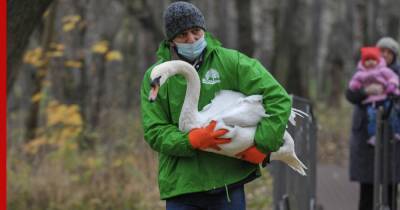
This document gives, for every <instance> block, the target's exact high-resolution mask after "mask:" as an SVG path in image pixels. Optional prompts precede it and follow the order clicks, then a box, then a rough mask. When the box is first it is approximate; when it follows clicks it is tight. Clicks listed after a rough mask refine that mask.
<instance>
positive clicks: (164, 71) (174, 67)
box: [149, 60, 197, 102]
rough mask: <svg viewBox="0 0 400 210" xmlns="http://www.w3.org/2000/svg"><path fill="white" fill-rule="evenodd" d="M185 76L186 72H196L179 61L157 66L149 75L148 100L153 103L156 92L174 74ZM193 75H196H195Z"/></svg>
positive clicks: (187, 64) (185, 63)
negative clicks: (149, 88)
mask: <svg viewBox="0 0 400 210" xmlns="http://www.w3.org/2000/svg"><path fill="white" fill-rule="evenodd" d="M185 72H186V74H187V73H188V72H196V70H195V69H194V67H193V66H191V65H190V64H189V63H187V62H185V61H181V60H172V61H166V62H164V63H161V64H158V65H157V66H155V67H154V68H153V70H152V71H151V74H150V79H151V90H150V96H149V100H150V101H151V102H153V101H155V100H156V98H157V94H158V90H159V89H160V87H161V86H162V85H163V84H164V83H165V82H166V81H167V80H168V78H169V77H171V76H173V75H175V74H185ZM195 75H197V74H196V73H195Z"/></svg>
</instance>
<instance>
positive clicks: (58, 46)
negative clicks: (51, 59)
mask: <svg viewBox="0 0 400 210" xmlns="http://www.w3.org/2000/svg"><path fill="white" fill-rule="evenodd" d="M50 47H51V48H52V49H54V50H56V51H63V50H64V49H65V45H64V44H58V43H55V42H52V43H51V44H50Z"/></svg>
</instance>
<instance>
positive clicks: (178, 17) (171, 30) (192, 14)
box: [164, 1, 206, 40]
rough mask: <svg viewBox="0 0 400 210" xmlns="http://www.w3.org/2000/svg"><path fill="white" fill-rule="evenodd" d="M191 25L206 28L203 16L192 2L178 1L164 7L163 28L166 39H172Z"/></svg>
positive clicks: (191, 26)
mask: <svg viewBox="0 0 400 210" xmlns="http://www.w3.org/2000/svg"><path fill="white" fill-rule="evenodd" d="M193 27H200V28H202V29H204V30H206V23H205V21H204V16H203V14H202V13H201V12H200V10H199V9H198V8H197V7H196V6H194V5H193V4H191V3H188V2H184V1H178V2H174V3H172V4H170V5H169V6H168V8H167V9H165V11H164V30H165V35H166V37H167V39H168V40H172V39H173V38H175V36H176V35H178V34H179V33H181V32H183V31H185V30H187V29H190V28H193Z"/></svg>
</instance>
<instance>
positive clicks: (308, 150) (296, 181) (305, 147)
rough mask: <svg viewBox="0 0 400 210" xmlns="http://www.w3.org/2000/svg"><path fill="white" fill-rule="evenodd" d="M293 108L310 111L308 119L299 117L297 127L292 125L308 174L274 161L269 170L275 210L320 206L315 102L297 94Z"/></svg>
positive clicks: (300, 155)
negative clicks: (313, 109)
mask: <svg viewBox="0 0 400 210" xmlns="http://www.w3.org/2000/svg"><path fill="white" fill-rule="evenodd" d="M293 107H294V108H296V109H300V110H302V111H303V112H305V113H307V114H308V115H309V117H307V118H301V117H297V118H296V126H295V127H293V126H289V128H288V129H289V133H290V134H291V135H292V137H293V139H294V141H295V150H296V154H297V156H298V157H299V158H300V160H302V161H303V163H304V164H305V165H306V166H307V167H308V170H307V171H306V172H307V176H301V175H300V174H298V173H297V172H295V171H293V170H292V169H291V168H289V167H288V166H286V165H284V164H282V163H280V162H273V163H271V164H270V166H268V167H269V169H270V171H271V173H272V176H273V178H274V190H273V191H274V207H273V208H274V210H289V209H290V210H315V209H316V203H317V202H316V175H317V173H316V172H317V170H316V159H317V146H316V144H317V142H316V139H317V132H316V131H317V130H316V129H317V127H316V125H317V124H316V119H315V118H314V115H313V111H312V105H311V102H310V101H309V100H307V99H304V98H300V97H296V96H293Z"/></svg>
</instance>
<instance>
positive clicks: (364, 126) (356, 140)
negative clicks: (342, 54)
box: [346, 37, 400, 210]
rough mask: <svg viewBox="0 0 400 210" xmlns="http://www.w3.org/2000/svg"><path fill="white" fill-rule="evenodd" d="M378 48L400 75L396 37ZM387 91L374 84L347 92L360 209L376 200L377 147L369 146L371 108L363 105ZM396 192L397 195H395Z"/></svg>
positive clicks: (399, 157) (394, 174)
mask: <svg viewBox="0 0 400 210" xmlns="http://www.w3.org/2000/svg"><path fill="white" fill-rule="evenodd" d="M377 47H379V48H380V50H381V54H382V57H383V58H384V59H385V62H386V65H387V67H389V68H390V69H392V71H393V72H395V73H397V74H399V70H400V68H399V65H398V60H397V56H398V54H399V44H398V42H396V41H395V40H394V39H392V38H389V37H384V38H382V39H380V40H379V41H378V42H377ZM384 91H385V90H384V87H382V85H377V84H371V85H368V86H366V87H363V88H360V89H357V90H352V89H350V88H349V89H347V91H346V98H347V100H348V101H349V102H351V103H352V104H354V111H353V117H352V127H351V136H350V180H351V181H355V182H359V183H360V200H359V207H358V208H359V210H372V209H373V200H374V199H373V195H374V190H373V183H374V148H373V147H371V146H370V145H369V144H368V143H367V140H368V139H369V135H368V115H367V106H365V104H363V103H362V102H363V101H364V100H365V99H367V98H368V97H369V96H371V95H379V94H382V93H383V92H384ZM391 148H392V149H393V148H395V149H396V151H397V153H396V155H395V156H394V155H393V154H389V155H390V160H391V161H396V165H395V166H394V167H389V180H390V185H389V189H388V194H389V203H390V204H392V203H393V202H392V201H393V200H394V199H396V198H397V191H398V190H397V185H398V183H399V182H400V142H398V141H397V142H395V143H394V145H392V147H391ZM392 192H395V195H393V194H392ZM391 209H395V206H391Z"/></svg>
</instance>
